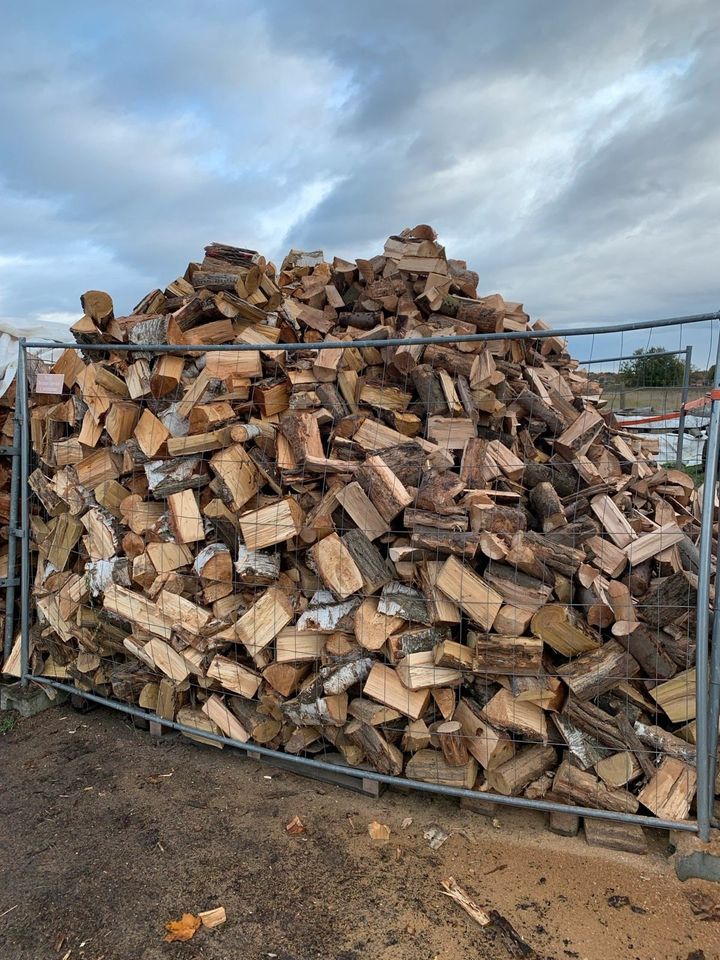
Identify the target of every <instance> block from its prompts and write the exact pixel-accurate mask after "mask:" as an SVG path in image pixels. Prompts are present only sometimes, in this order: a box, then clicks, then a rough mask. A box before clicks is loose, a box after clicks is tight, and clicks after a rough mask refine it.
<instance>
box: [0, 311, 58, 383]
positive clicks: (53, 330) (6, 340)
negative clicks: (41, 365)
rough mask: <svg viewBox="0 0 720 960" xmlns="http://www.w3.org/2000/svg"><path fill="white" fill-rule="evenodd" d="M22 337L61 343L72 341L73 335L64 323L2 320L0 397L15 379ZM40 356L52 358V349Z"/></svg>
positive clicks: (0, 325)
mask: <svg viewBox="0 0 720 960" xmlns="http://www.w3.org/2000/svg"><path fill="white" fill-rule="evenodd" d="M20 337H27V338H28V339H30V338H32V339H33V340H35V339H37V340H49V341H53V340H55V341H57V342H59V343H71V342H72V340H73V335H72V334H71V333H70V329H69V327H68V326H67V325H66V324H64V323H53V322H49V321H44V322H43V323H42V324H33V323H28V324H23V323H20V322H18V323H13V322H11V321H9V320H3V321H2V322H0V397H4V396H5V394H6V393H7V391H8V389H9V387H10V384H11V383H12V382H13V380H14V379H15V371H16V370H17V358H18V340H19V339H20ZM39 353H40V356H43V357H44V358H45V359H51V358H52V356H51V351H50V350H46V351H39Z"/></svg>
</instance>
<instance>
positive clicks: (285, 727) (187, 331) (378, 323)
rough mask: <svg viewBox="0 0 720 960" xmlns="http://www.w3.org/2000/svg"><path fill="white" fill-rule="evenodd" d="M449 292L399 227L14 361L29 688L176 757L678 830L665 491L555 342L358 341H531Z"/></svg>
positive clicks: (679, 652)
mask: <svg viewBox="0 0 720 960" xmlns="http://www.w3.org/2000/svg"><path fill="white" fill-rule="evenodd" d="M477 287H478V275H477V274H476V273H474V272H473V271H472V270H469V269H468V268H467V265H466V263H465V262H464V261H461V260H453V259H449V258H448V257H447V256H446V253H445V249H444V247H443V246H442V245H441V244H440V243H439V242H438V240H437V237H436V234H435V232H434V230H432V228H430V227H429V226H426V225H420V226H417V227H415V228H414V229H410V230H404V231H403V232H402V233H400V234H398V235H396V236H393V237H390V238H389V239H388V241H387V242H386V244H385V247H384V250H383V252H382V254H380V255H378V256H376V257H372V258H371V259H366V260H364V259H358V260H355V261H346V260H342V259H339V258H337V257H336V258H335V259H334V260H333V261H332V263H329V262H326V261H325V260H324V258H323V254H322V253H321V252H319V251H316V252H310V253H308V252H302V251H297V250H292V251H291V252H290V253H289V254H288V256H287V257H286V258H285V260H284V261H283V263H282V265H281V266H280V267H279V268H277V267H276V266H275V265H274V264H272V263H269V262H267V261H266V260H265V259H264V258H263V257H262V256H261V255H260V254H259V253H257V252H255V251H253V250H247V249H243V248H239V247H233V246H228V245H224V244H217V243H213V244H210V245H209V246H208V247H206V249H205V257H204V259H203V260H202V262H199V263H191V264H190V265H189V266H188V268H187V270H186V271H185V273H184V275H183V276H182V277H180V278H178V279H177V280H175V281H173V282H172V283H170V284H169V285H168V286H167V287H166V288H165V289H163V290H161V289H157V290H153V291H151V292H150V293H149V294H147V296H145V297H144V298H143V299H142V300H141V301H140V303H139V304H138V305H137V306H136V307H135V309H134V310H133V312H132V313H131V314H130V315H129V316H116V315H115V312H114V307H113V303H112V300H111V299H110V297H109V296H108V295H107V294H105V293H103V292H101V291H88V292H87V293H86V294H84V296H83V297H82V305H83V309H84V315H83V316H82V318H81V319H80V320H79V321H78V322H77V323H76V324H75V325H74V327H73V334H74V336H75V339H76V341H77V342H78V344H79V345H80V348H79V349H66V350H63V351H62V352H59V355H58V357H57V359H56V361H55V362H54V363H53V364H48V363H43V362H42V361H40V360H37V359H33V358H31V359H30V395H31V436H32V443H33V450H34V455H35V457H36V464H35V469H34V471H33V473H32V476H31V477H30V486H31V488H32V491H33V494H34V500H35V504H36V508H37V510H36V512H35V514H34V516H33V522H32V536H33V546H34V551H35V557H36V559H37V565H36V573H35V578H34V600H35V605H36V609H37V623H36V625H35V627H34V629H33V637H32V656H31V662H32V667H33V670H34V672H35V673H37V674H42V675H44V676H47V677H55V678H60V679H63V680H66V681H67V680H69V681H71V682H73V683H74V684H75V685H76V686H77V687H78V688H80V689H81V690H86V691H93V692H95V693H100V694H102V695H107V696H110V697H114V698H116V699H121V700H124V701H128V702H131V703H133V704H139V705H140V706H141V707H144V708H148V709H150V710H152V711H156V712H157V714H158V715H159V716H160V717H161V718H163V719H166V720H177V721H179V722H182V723H185V724H187V725H188V726H191V727H193V728H196V729H197V730H198V737H200V738H202V733H203V732H207V731H213V732H215V733H222V734H224V735H226V736H229V737H233V738H235V739H237V740H240V741H243V742H251V741H252V742H256V743H260V744H263V745H265V746H270V747H273V748H276V749H278V750H284V751H286V752H289V753H304V754H310V755H313V754H317V755H319V756H321V755H327V754H331V755H333V756H335V757H337V756H340V757H341V758H342V760H343V762H346V763H348V764H351V765H361V764H367V765H369V766H370V767H372V768H374V769H376V770H379V771H381V772H383V773H389V774H393V775H403V774H404V775H405V776H407V777H410V778H415V779H420V780H425V781H431V782H436V783H443V784H449V785H453V786H463V787H468V788H475V789H478V790H497V791H500V792H501V793H507V794H513V795H520V794H525V795H527V796H532V797H538V796H545V797H548V798H554V799H557V800H559V801H561V802H568V803H573V804H577V803H581V804H587V805H591V806H600V807H603V808H606V809H610V810H628V811H631V812H635V811H638V810H641V811H642V812H646V813H647V812H648V811H650V812H652V813H655V814H657V815H659V816H670V815H672V817H673V818H684V817H687V816H688V815H689V813H690V809H691V804H692V802H693V796H694V792H695V768H694V747H693V746H692V744H693V738H694V724H693V720H694V709H695V706H694V705H695V701H694V671H693V667H694V641H693V636H694V633H693V631H694V609H693V608H694V603H695V590H696V584H697V581H696V573H697V550H696V549H695V542H696V540H697V537H698V533H699V504H698V499H697V493H696V491H695V489H694V485H693V482H692V480H691V479H690V478H689V477H688V476H687V475H686V474H684V473H682V472H681V471H677V470H672V469H665V468H664V467H661V466H658V464H657V463H656V462H655V461H654V460H653V456H654V455H655V454H656V453H657V446H656V445H654V443H653V441H652V440H648V439H645V438H638V437H637V436H635V435H631V434H629V433H627V432H625V431H623V430H622V428H621V426H620V425H619V424H618V423H617V422H616V421H615V420H614V418H613V416H612V414H610V413H609V412H607V411H606V410H605V409H604V402H603V399H602V393H601V390H600V387H599V385H598V384H597V383H595V382H594V381H592V380H591V379H590V378H589V377H588V375H587V373H586V372H585V371H583V370H581V369H580V368H579V367H578V365H577V363H576V362H575V361H573V360H572V358H571V357H570V356H569V354H568V352H567V349H566V344H565V343H564V342H563V341H562V340H561V339H559V338H557V337H554V336H551V335H548V336H545V337H531V338H529V339H517V338H512V339H507V340H497V341H489V342H487V341H486V342H472V343H467V342H465V343H457V342H453V341H446V342H443V341H442V339H440V342H437V343H433V344H431V345H417V344H411V343H408V344H407V345H404V344H403V345H400V346H384V345H383V344H384V342H385V341H387V340H388V339H390V338H397V337H400V338H403V339H410V338H413V337H418V336H423V337H424V336H434V337H438V338H448V337H452V336H457V335H463V334H473V333H478V332H480V333H483V332H520V331H523V332H524V331H537V332H543V333H544V332H545V331H547V329H548V328H547V326H546V324H544V323H543V322H542V321H535V322H531V320H530V318H529V316H528V314H527V313H526V312H525V310H524V309H523V306H522V304H519V303H511V302H508V301H506V300H504V299H503V297H502V296H500V295H499V294H492V295H489V296H486V295H483V296H480V295H478V292H477ZM324 340H327V341H342V342H343V344H344V346H342V347H340V348H333V349H327V350H318V349H316V347H317V344H318V343H320V342H322V341H324ZM360 341H365V342H367V341H372V345H371V346H363V347H358V346H355V344H356V343H357V342H360ZM157 343H161V344H166V345H167V346H168V349H167V351H166V352H163V353H160V354H157V353H152V352H149V351H147V350H146V349H144V347H147V345H149V344H157ZM277 343H302V344H304V345H305V347H304V348H303V349H301V350H293V351H288V350H281V351H277V350H273V349H271V347H272V346H273V345H275V344H277ZM90 344H101V345H103V347H104V349H103V350H102V351H96V350H88V349H86V348H87V347H88V346H89V345H90ZM119 344H131V345H133V349H132V350H131V351H129V352H126V351H120V350H117V349H115V347H116V345H119ZM216 344H226V345H233V344H235V345H238V346H247V345H248V344H250V345H256V346H257V347H258V349H255V350H247V349H245V350H242V351H230V352H225V351H221V352H208V351H206V350H205V349H204V348H205V347H206V346H209V345H216ZM179 345H183V346H186V347H187V346H190V347H192V348H196V349H191V350H189V351H184V352H180V351H178V350H177V349H174V348H176V347H177V346H179ZM42 373H51V374H55V375H59V376H56V380H57V381H60V380H61V382H60V383H59V385H58V386H56V387H55V388H54V389H55V390H56V392H55V393H52V394H48V393H45V392H43V390H44V389H46V387H44V386H43V385H44V384H46V383H47V382H48V381H47V379H46V378H41V379H39V374H42ZM50 382H51V383H54V382H55V381H50Z"/></svg>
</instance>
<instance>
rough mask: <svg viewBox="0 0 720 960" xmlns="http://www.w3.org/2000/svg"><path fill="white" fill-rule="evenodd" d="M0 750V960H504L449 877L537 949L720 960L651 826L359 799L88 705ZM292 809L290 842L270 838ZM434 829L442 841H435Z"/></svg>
mask: <svg viewBox="0 0 720 960" xmlns="http://www.w3.org/2000/svg"><path fill="white" fill-rule="evenodd" d="M3 726H8V724H7V723H5V724H4V725H3ZM0 750H1V751H2V768H1V769H2V783H1V806H0V811H1V815H0V838H1V839H0V847H1V849H2V863H3V868H4V869H3V882H2V885H1V886H0V958H2V960H46V958H48V960H49V958H52V960H158V958H163V960H176V958H178V960H201V958H202V960H206V958H207V960H260V958H277V960H317V958H322V960H330V958H332V960H361V958H366V957H367V958H373V960H425V958H427V960H470V958H472V960H505V958H508V957H510V956H511V955H512V954H511V952H510V950H509V948H508V946H507V943H506V941H505V939H504V938H503V936H502V935H501V934H499V933H496V932H493V931H492V930H487V929H483V928H481V927H479V926H478V925H477V924H476V923H474V922H473V921H472V920H471V919H470V918H469V917H468V916H466V915H465V914H464V913H463V912H462V911H461V910H460V908H459V907H458V906H457V905H456V904H455V903H453V902H452V901H451V900H450V899H448V898H447V897H445V896H444V895H443V894H442V892H441V887H440V881H441V879H444V878H447V877H448V876H453V877H455V879H456V880H457V881H458V883H460V884H461V885H462V886H463V887H465V888H466V890H467V891H468V892H469V893H470V894H471V895H472V896H473V897H474V898H475V899H476V901H477V902H478V904H479V905H480V906H482V907H483V908H484V909H488V910H489V909H494V910H497V911H499V912H500V913H501V914H502V915H504V916H505V917H506V918H507V920H509V921H510V922H511V923H512V924H513V925H514V926H515V928H516V929H517V931H518V932H519V933H520V934H521V935H522V936H523V937H524V938H525V939H526V940H527V942H528V943H529V944H530V945H531V946H532V948H533V949H534V950H535V951H536V955H537V956H538V957H540V958H552V960H560V958H587V960H614V958H630V960H635V958H637V960H650V958H657V960H675V958H678V960H688V958H690V960H702V958H705V960H715V958H720V923H715V922H708V921H702V920H699V919H698V918H696V917H695V916H694V915H693V913H692V911H691V908H690V905H689V903H688V901H687V899H686V896H685V890H684V888H683V885H682V884H680V883H679V882H678V881H677V880H676V879H675V876H674V873H673V872H672V867H671V862H670V860H669V859H668V855H669V850H668V846H667V835H666V834H665V835H663V834H653V841H652V844H651V853H650V854H649V855H648V856H644V857H641V856H633V855H629V854H618V853H611V852H609V851H606V850H601V849H598V848H592V847H589V846H587V845H586V843H585V841H584V839H582V837H580V838H576V839H572V840H571V839H564V838H560V837H557V836H554V835H553V834H550V833H548V832H547V831H546V830H545V829H544V826H543V823H544V821H543V818H542V817H541V816H536V815H534V814H529V813H526V812H522V813H521V812H510V811H508V810H503V809H499V812H497V815H496V819H495V820H493V819H492V818H487V817H485V816H480V815H477V814H473V813H471V812H468V811H466V810H462V809H460V808H459V807H458V805H457V803H456V802H455V801H450V800H444V799H440V798H438V799H436V798H431V797H428V796H423V795H421V794H417V793H412V792H408V793H400V792H395V791H386V792H385V793H384V794H383V796H382V797H381V798H380V799H379V800H372V799H369V798H367V797H365V796H362V795H359V794H356V793H353V792H350V791H347V790H343V789H341V788H338V787H335V786H330V785H327V784H322V783H318V782H316V781H313V780H309V779H305V778H301V777H297V776H295V775H293V774H290V773H287V772H281V771H277V770H275V769H273V768H271V767H269V766H267V765H266V764H261V763H259V762H256V761H253V760H248V759H246V758H245V757H244V756H243V755H242V754H241V753H240V752H235V751H230V750H228V749H225V750H218V749H213V748H211V747H208V746H202V745H196V744H194V743H192V742H191V741H189V740H187V739H186V738H184V737H182V736H177V735H172V736H170V737H167V738H163V739H160V740H154V739H152V738H151V737H150V736H149V735H148V734H147V733H145V732H143V731H140V730H137V729H135V728H134V727H133V726H132V725H131V723H130V722H129V721H127V719H125V718H123V717H122V716H120V715H118V714H112V713H109V712H106V711H104V710H96V711H94V712H92V713H91V714H88V715H87V716H83V715H80V714H77V713H75V712H74V711H72V710H71V709H70V708H69V707H68V706H62V707H58V708H54V709H52V710H49V711H48V712H46V713H44V714H41V715H39V716H37V717H35V718H33V719H31V720H25V721H19V722H18V723H16V724H15V725H14V727H13V728H12V729H11V730H9V732H6V733H5V734H4V735H3V736H2V737H0ZM294 816H299V817H300V818H301V819H302V821H303V822H304V824H305V826H306V832H305V833H304V834H302V835H298V836H291V835H288V834H287V833H286V831H285V825H286V824H287V823H288V822H289V821H290V820H291V819H292V818H293V817H294ZM406 818H411V819H412V823H410V824H409V825H406V826H405V827H403V826H402V824H403V821H404V820H405V819H406ZM372 820H377V821H380V822H381V823H384V824H387V825H389V827H390V829H391V831H392V832H391V836H390V840H389V842H387V843H378V842H377V841H372V840H371V839H370V837H369V835H368V829H367V828H368V824H369V823H370V822H371V821H372ZM432 824H438V825H440V826H442V827H443V828H444V829H445V830H446V831H448V832H449V833H450V837H449V839H448V840H447V841H446V842H445V843H444V844H443V845H442V846H441V847H440V848H439V849H438V850H432V849H431V848H430V846H429V845H428V841H427V840H426V839H425V838H424V836H423V834H424V831H425V830H426V829H427V828H428V827H429V826H431V825H432ZM219 905H222V906H224V907H225V909H226V911H227V922H226V923H225V924H224V925H223V926H221V927H218V928H216V929H214V930H208V929H205V928H201V929H200V930H199V931H198V932H197V934H196V935H195V937H194V938H193V939H192V940H191V941H190V942H187V943H164V942H163V940H162V937H163V934H164V932H165V928H164V925H165V922H166V921H168V920H171V919H174V918H178V917H179V916H180V915H181V914H182V913H183V912H186V911H188V912H192V913H197V911H200V910H207V909H209V908H211V907H216V906H219Z"/></svg>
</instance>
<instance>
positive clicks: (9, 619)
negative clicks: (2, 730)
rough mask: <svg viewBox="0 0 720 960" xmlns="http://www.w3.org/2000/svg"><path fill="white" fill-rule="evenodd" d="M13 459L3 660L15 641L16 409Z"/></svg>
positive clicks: (18, 455) (8, 654)
mask: <svg viewBox="0 0 720 960" xmlns="http://www.w3.org/2000/svg"><path fill="white" fill-rule="evenodd" d="M13 450H14V453H13V457H12V474H11V475H10V511H9V514H10V515H9V517H8V527H9V529H10V536H9V537H8V552H7V581H8V587H7V592H6V594H5V637H4V644H3V659H4V660H7V658H8V657H9V656H10V653H11V651H12V647H13V642H14V640H15V581H16V580H17V577H18V569H17V529H18V491H19V486H20V418H19V416H18V412H17V409H16V410H15V412H14V413H13Z"/></svg>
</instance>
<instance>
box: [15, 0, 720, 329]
mask: <svg viewBox="0 0 720 960" xmlns="http://www.w3.org/2000/svg"><path fill="white" fill-rule="evenodd" d="M30 7H31V8H32V12H33V19H32V23H39V24H42V26H41V27H39V28H36V27H29V26H28V25H27V24H28V23H30V22H31V21H30V19H29V17H27V18H26V19H25V18H23V17H21V15H20V14H19V13H18V12H14V13H12V14H11V15H10V17H9V19H8V22H7V24H6V29H5V32H4V34H3V37H2V38H0V120H2V122H1V123H0V157H2V160H1V161H0V264H2V269H3V278H4V284H3V291H2V294H0V316H2V315H4V316H10V317H13V316H14V317H17V316H29V317H37V316H40V315H43V314H49V313H53V312H54V313H58V312H59V313H62V312H67V313H69V314H72V312H73V311H74V310H75V309H76V308H77V305H78V297H79V294H80V293H81V292H82V291H83V290H84V289H85V288H87V287H102V288H106V289H108V290H110V291H111V292H112V294H113V296H114V298H115V300H116V303H117V304H118V307H119V309H122V310H128V309H130V308H131V307H132V305H133V304H134V303H135V302H137V301H138V300H139V299H140V297H141V296H142V295H143V294H144V293H145V292H146V290H147V289H149V288H152V287H154V286H156V285H164V284H165V283H166V282H167V281H169V280H170V279H172V278H174V277H175V276H177V275H178V274H179V273H181V272H182V271H183V270H184V268H185V264H186V263H187V261H188V260H189V259H196V258H198V257H199V256H201V254H202V247H203V245H204V244H205V243H207V242H209V241H211V240H219V241H223V242H230V243H232V242H236V243H239V244H241V245H243V246H256V247H258V248H260V249H262V250H263V252H264V253H266V254H267V255H268V256H270V257H273V258H275V259H278V258H281V257H282V255H283V253H284V252H285V250H286V249H287V248H289V247H290V246H296V247H302V246H305V247H308V248H311V249H315V248H318V247H320V248H323V249H324V250H325V252H326V254H327V255H329V256H331V255H333V254H338V255H340V256H346V257H354V256H362V255H368V254H372V253H375V252H377V251H378V250H379V249H381V245H382V242H383V240H384V239H385V237H387V236H388V234H390V233H392V232H396V231H398V230H400V229H402V228H403V227H404V226H410V225H412V224H414V223H417V222H429V223H432V224H433V225H434V226H435V227H436V228H437V229H438V230H439V232H440V234H441V237H442V239H443V240H444V241H445V243H446V245H447V248H448V251H449V253H450V254H451V255H453V256H457V257H461V258H465V259H467V260H468V262H469V263H470V264H471V265H472V266H473V267H474V268H475V269H476V270H477V271H478V273H479V274H480V278H481V288H482V289H483V290H484V291H486V292H491V291H494V290H500V291H502V292H503V293H504V294H505V295H506V296H507V297H508V298H509V299H517V300H522V301H524V302H525V303H526V305H527V306H528V308H529V309H530V311H531V312H532V313H533V314H534V315H543V316H544V317H545V318H546V319H547V320H549V321H550V322H553V323H565V324H567V323H571V322H573V323H574V322H576V321H580V320H583V321H586V322H587V323H588V324H591V325H594V324H597V323H598V322H599V321H602V320H617V319H619V318H623V317H637V318H646V317H653V316H666V315H670V314H673V313H690V312H696V311H699V310H705V309H708V308H712V307H714V306H715V305H716V304H720V280H718V274H717V269H716V250H717V246H718V239H719V237H718V233H719V232H720V228H719V227H718V223H719V222H720V217H719V216H718V215H719V214H720V185H718V182H717V176H716V169H715V168H716V157H717V155H718V148H719V147H720V142H719V140H720V124H719V123H718V115H717V103H718V102H720V81H718V78H717V70H716V63H717V59H718V52H719V51H718V45H719V39H718V37H719V35H720V14H718V10H717V7H716V5H715V4H713V3H710V2H705V0H687V2H682V3H681V2H679V0H656V2H648V3H646V4H643V5H642V6H641V7H638V6H635V5H632V4H625V3H621V2H619V0H610V2H608V3H606V4H603V5H602V7H598V6H597V5H596V4H594V3H591V2H589V0H572V2H570V0H557V2H554V3H552V4H546V3H539V2H537V0H505V2H500V0H490V2H488V3H483V4H478V3H476V2H474V0H458V2H456V3H455V4H453V5H452V6H451V7H449V8H447V9H441V8H439V7H438V6H437V4H436V3H430V2H429V0H416V2H414V3H412V4H411V3H409V2H407V0H400V2H396V3H387V2H382V3H381V2H379V0H367V2H366V3H363V4H350V3H342V2H340V3H338V4H335V5H334V6H333V8H332V11H331V12H329V11H328V8H327V5H326V4H321V3H319V2H316V0H309V2H308V3H305V4H290V3H288V2H287V0H269V2H268V3H266V4H264V5H261V6H257V5H251V4H249V3H248V2H240V3H238V2H230V0H220V2H218V3H216V4H213V5H212V8H208V7H200V6H198V5H197V4H191V3H190V2H187V0H180V2H178V3H176V4H173V5H172V8H171V7H170V5H165V4H159V5H154V6H147V5H143V6H141V5H140V4H139V3H136V2H130V3H128V4H125V5H123V6H122V7H114V8H108V7H103V6H102V5H101V6H98V5H95V4H91V3H89V2H69V3H68V4H63V5H62V7H63V9H62V11H61V12H60V11H59V10H58V8H57V5H52V4H50V2H49V0H45V2H42V0H31V3H30ZM210 11H211V12H210ZM13 18H14V19H13ZM3 46H4V47H5V49H3ZM3 258H4V259H3Z"/></svg>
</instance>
